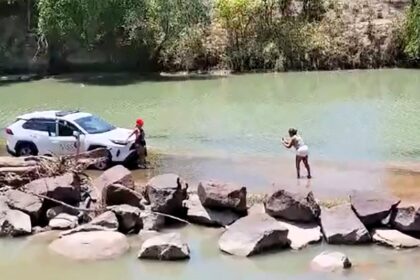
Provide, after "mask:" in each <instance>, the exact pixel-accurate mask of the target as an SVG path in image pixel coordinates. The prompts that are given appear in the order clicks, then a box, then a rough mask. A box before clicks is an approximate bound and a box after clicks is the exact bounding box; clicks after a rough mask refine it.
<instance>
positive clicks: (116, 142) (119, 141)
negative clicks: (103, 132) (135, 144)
mask: <svg viewBox="0 0 420 280" xmlns="http://www.w3.org/2000/svg"><path fill="white" fill-rule="evenodd" d="M111 142H112V143H114V144H117V145H123V146H125V145H127V143H128V142H127V141H123V140H111Z"/></svg>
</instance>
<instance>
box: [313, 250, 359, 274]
mask: <svg viewBox="0 0 420 280" xmlns="http://www.w3.org/2000/svg"><path fill="white" fill-rule="evenodd" d="M351 266H352V264H351V262H350V260H349V258H348V257H347V256H346V255H344V254H343V253H340V252H322V253H321V254H319V255H318V256H316V257H315V258H313V259H312V262H311V267H312V268H313V269H314V270H321V271H334V270H338V269H339V270H341V269H348V268H350V267H351Z"/></svg>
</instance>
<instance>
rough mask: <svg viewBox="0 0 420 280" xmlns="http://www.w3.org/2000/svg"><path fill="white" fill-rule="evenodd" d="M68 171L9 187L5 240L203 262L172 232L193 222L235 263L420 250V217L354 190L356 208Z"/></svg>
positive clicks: (317, 264) (305, 197) (324, 261)
mask: <svg viewBox="0 0 420 280" xmlns="http://www.w3.org/2000/svg"><path fill="white" fill-rule="evenodd" d="M3 162H5V161H3ZM3 165H4V164H3ZM15 165H16V162H15ZM3 168H4V167H3ZM67 171H70V170H63V171H62V174H57V176H46V175H44V176H42V177H40V178H37V179H33V180H30V181H29V182H26V181H19V180H12V181H4V180H3V181H2V182H1V183H2V185H1V196H0V236H2V237H4V238H13V237H20V236H25V235H34V238H38V237H40V236H44V237H45V236H48V243H49V245H48V248H49V250H50V251H51V252H52V254H58V255H61V256H64V257H65V258H69V259H75V260H105V259H117V258H121V257H122V256H123V255H125V254H126V253H127V252H128V250H129V249H130V243H131V242H132V237H133V236H136V237H137V239H136V240H137V241H138V244H137V245H138V246H136V248H137V250H138V252H137V255H136V256H137V258H139V259H140V260H144V259H154V260H156V261H167V260H179V261H181V260H187V259H190V258H194V254H193V253H192V251H191V247H190V244H188V242H187V241H186V240H187V239H186V238H185V236H184V235H183V234H182V232H181V233H180V232H179V231H177V230H171V229H172V228H173V227H174V226H177V225H183V226H186V227H191V226H192V225H191V224H197V225H198V226H202V227H211V228H217V227H219V228H221V229H220V231H219V232H218V234H219V237H218V238H219V241H218V250H219V251H220V254H223V255H226V257H228V255H231V256H230V257H235V256H236V257H243V258H248V257H254V256H255V255H258V254H264V253H270V254H275V253H277V252H283V253H284V252H286V251H296V250H306V249H307V248H308V247H310V246H312V244H314V243H327V244H337V245H348V246H353V245H356V244H363V245H367V244H370V243H375V244H378V245H385V246H388V247H390V248H398V249H400V248H416V247H419V246H420V240H419V239H418V237H419V234H420V219H419V216H420V210H419V209H418V208H416V207H414V206H406V204H404V206H400V205H402V204H401V201H400V200H399V199H397V198H395V197H392V196H385V195H383V194H379V193H374V192H361V191H355V192H353V193H352V194H351V195H350V197H349V198H348V200H345V201H337V202H336V203H334V204H330V203H327V202H325V201H320V200H319V199H317V198H316V197H315V196H314V194H313V193H312V192H311V191H310V190H305V191H298V192H293V191H290V189H288V190H286V189H278V190H276V191H274V192H272V193H267V194H258V195H256V194H252V193H248V191H247V188H246V186H242V185H236V184H231V183H226V182H215V181H202V182H200V183H199V184H198V186H190V185H189V183H188V182H186V181H185V180H183V179H182V176H179V175H176V174H161V175H158V176H155V177H153V178H151V179H150V180H149V181H148V182H147V183H145V184H138V183H137V182H135V180H134V178H133V175H132V173H131V171H129V170H127V169H126V168H124V167H123V166H114V167H112V168H111V169H109V170H107V171H105V172H103V173H102V174H101V175H100V176H98V177H97V178H95V179H90V178H86V177H84V175H82V174H83V173H81V172H80V171H77V170H73V171H72V172H67ZM31 172H33V171H31ZM6 177H7V178H11V177H13V176H6ZM6 177H5V178H6ZM6 182H7V184H6ZM131 247H132V246H131ZM195 249H197V248H195ZM297 253H298V254H299V252H297ZM352 262H356V263H357V259H356V260H353V259H350V258H349V257H348V256H346V255H345V254H342V253H340V252H323V253H322V254H320V255H318V256H315V255H314V256H313V261H312V262H311V263H310V267H311V269H313V270H321V271H325V270H327V271H334V270H343V269H349V268H351V267H352ZM308 265H309V264H308ZM356 269H357V267H356Z"/></svg>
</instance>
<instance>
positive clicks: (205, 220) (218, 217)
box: [184, 194, 241, 226]
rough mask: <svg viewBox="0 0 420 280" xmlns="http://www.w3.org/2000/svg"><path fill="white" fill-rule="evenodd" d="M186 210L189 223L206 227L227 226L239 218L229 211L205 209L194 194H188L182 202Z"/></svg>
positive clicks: (236, 214)
mask: <svg viewBox="0 0 420 280" xmlns="http://www.w3.org/2000/svg"><path fill="white" fill-rule="evenodd" d="M184 206H185V207H186V208H187V218H188V220H189V221H190V222H192V223H196V224H201V225H207V226H227V225H230V224H232V223H233V222H235V221H236V220H238V219H239V218H240V217H241V216H240V215H239V214H238V213H236V212H233V211H231V210H229V209H224V210H214V209H210V208H206V207H204V206H203V205H202V204H201V201H200V199H199V197H198V195H196V194H190V195H189V198H188V200H185V201H184Z"/></svg>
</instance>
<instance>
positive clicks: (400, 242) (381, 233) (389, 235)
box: [372, 229, 420, 248]
mask: <svg viewBox="0 0 420 280" xmlns="http://www.w3.org/2000/svg"><path fill="white" fill-rule="evenodd" d="M372 238H373V241H375V242H378V243H380V244H383V245H387V246H391V247H394V248H414V247H420V240H419V239H416V238H414V237H411V236H409V235H407V234H404V233H402V232H399V231H398V230H395V229H375V230H374V231H373V233H372Z"/></svg>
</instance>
